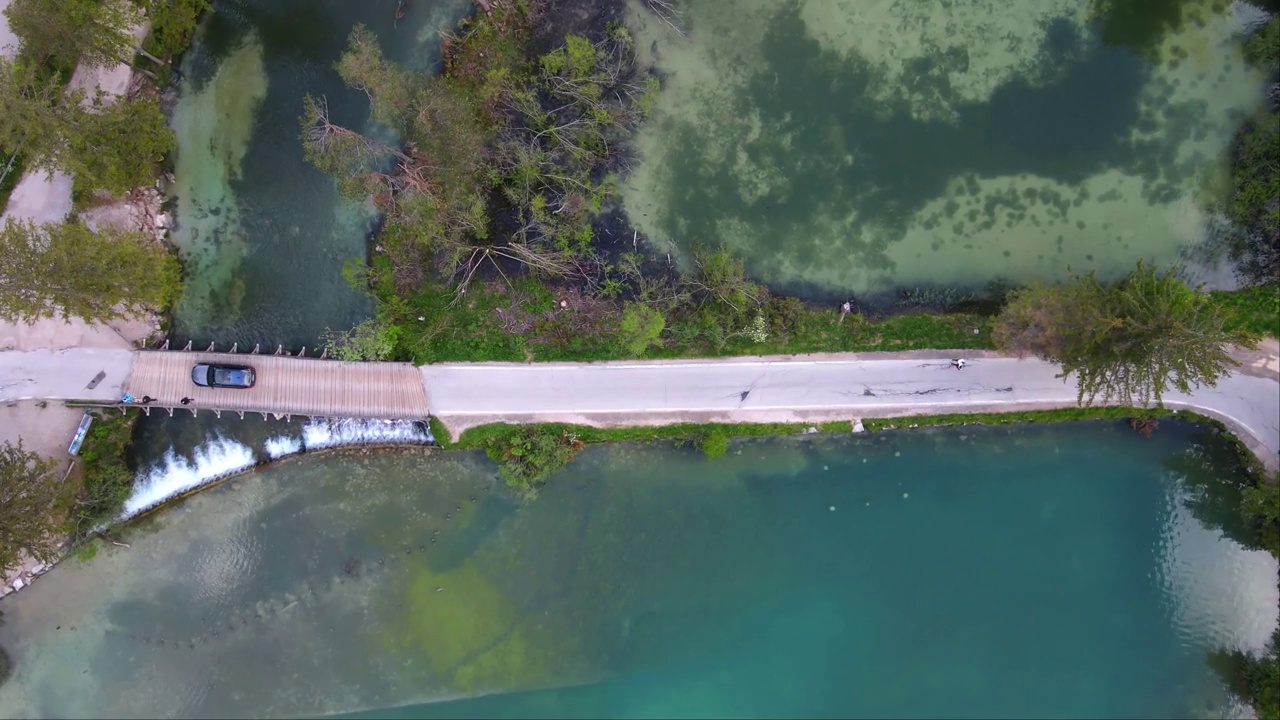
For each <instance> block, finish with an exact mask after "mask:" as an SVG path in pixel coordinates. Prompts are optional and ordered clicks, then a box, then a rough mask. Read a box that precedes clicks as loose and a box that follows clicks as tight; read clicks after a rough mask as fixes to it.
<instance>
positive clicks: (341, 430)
mask: <svg viewBox="0 0 1280 720" xmlns="http://www.w3.org/2000/svg"><path fill="white" fill-rule="evenodd" d="M430 442H434V438H432V437H431V433H430V431H428V430H427V428H426V425H425V424H424V423H420V422H414V421H410V420H349V419H348V420H324V419H318V420H310V421H308V422H307V423H306V424H305V425H303V426H302V427H301V429H300V433H299V434H298V435H277V436H275V437H272V438H270V439H268V440H267V441H266V442H264V443H263V447H262V449H261V451H260V452H255V450H254V449H253V448H251V447H249V446H248V445H246V444H244V443H242V442H240V441H238V440H233V439H229V438H227V437H224V436H222V435H217V436H214V437H211V438H208V439H207V440H206V441H205V442H204V443H203V444H201V445H200V446H199V447H197V448H196V449H195V452H194V453H193V455H192V457H191V458H186V457H183V456H181V455H179V454H177V453H175V452H174V451H173V450H169V451H168V452H166V453H165V455H164V457H163V458H161V459H160V461H159V462H157V463H154V464H153V465H151V466H150V467H149V468H147V469H145V470H143V471H141V472H140V473H139V474H138V478H137V481H136V482H135V483H134V491H133V496H132V497H130V498H129V499H128V500H127V501H125V504H124V511H123V512H121V514H120V519H121V520H127V519H129V518H131V517H133V516H135V515H137V514H138V513H141V512H145V511H146V510H149V509H151V508H153V507H155V506H157V505H160V504H161V503H163V502H165V501H166V500H168V499H169V498H172V497H174V496H175V495H180V494H182V493H185V492H188V491H190V490H193V489H195V488H198V487H200V486H202V485H205V484H207V483H211V482H213V481H215V480H219V479H221V478H225V477H227V476H228V475H234V474H236V473H239V472H243V471H244V470H247V469H249V468H251V467H253V466H255V465H258V464H261V463H266V462H271V461H273V460H278V459H280V458H283V457H286V456H288V455H294V454H296V453H300V452H304V451H306V450H319V449H323V448H334V447H341V446H345V445H383V444H392V443H394V444H406V445H420V444H426V443H430Z"/></svg>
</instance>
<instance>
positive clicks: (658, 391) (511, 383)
mask: <svg viewBox="0 0 1280 720" xmlns="http://www.w3.org/2000/svg"><path fill="white" fill-rule="evenodd" d="M983 355H993V354H987V353H984V354H983ZM886 356H889V357H886ZM951 357H954V356H953V355H939V354H937V353H931V352H921V353H892V354H891V353H880V354H876V355H873V356H862V357H859V356H857V355H831V356H811V357H779V358H769V359H753V358H737V359H725V360H717V361H705V360H704V361H674V362H672V361H658V362H619V363H594V364H586V365H574V364H561V363H554V364H541V363H540V364H529V365H526V364H516V363H485V364H453V365H430V366H425V367H423V368H422V374H423V380H424V382H425V384H426V388H427V403H428V405H429V406H430V408H431V413H432V414H433V415H435V416H437V417H439V418H440V419H441V420H442V421H443V422H444V423H445V424H446V426H447V427H449V429H450V430H451V431H452V432H453V433H454V434H455V436H456V435H457V434H458V433H460V432H461V431H462V430H465V429H466V428H468V427H473V426H476V425H481V424H484V423H489V422H501V421H507V422H530V421H542V422H572V423H582V424H590V425H643V424H660V423H667V422H676V421H692V422H706V421H732V422H820V421H829V420H849V419H854V418H865V417H893V416H899V415H918V414H934V413H960V412H987V411H999V410H1023V409H1042V408H1052V407H1064V406H1071V405H1074V404H1075V402H1076V385H1075V383H1074V382H1073V381H1072V382H1064V381H1063V380H1062V379H1061V378H1058V377H1057V373H1058V368H1057V366H1056V365H1051V364H1049V363H1045V362H1041V361H1038V360H1017V359H1014V358H1006V357H996V356H986V357H982V356H980V357H973V356H969V357H968V358H967V359H968V364H967V365H966V367H965V368H964V369H963V370H957V369H955V368H954V367H952V366H951V363H950V358H951ZM1165 404H1166V405H1168V406H1170V407H1174V408H1177V407H1187V408H1194V409H1197V410H1199V411H1201V412H1203V413H1204V414H1206V415H1212V416H1215V417H1217V418H1218V419H1221V420H1223V421H1225V422H1228V423H1229V424H1231V425H1232V426H1233V427H1234V428H1235V429H1236V430H1237V431H1243V434H1246V435H1247V436H1251V437H1252V438H1253V439H1254V445H1255V450H1258V451H1259V452H1260V454H1262V455H1263V456H1264V458H1266V457H1269V458H1270V459H1271V463H1270V464H1273V465H1275V464H1278V463H1280V460H1277V459H1276V458H1277V454H1280V383H1278V382H1277V378H1275V377H1274V376H1268V375H1267V374H1266V373H1260V374H1257V375H1249V374H1243V373H1240V374H1235V375H1232V376H1230V377H1228V378H1226V379H1224V380H1223V381H1222V382H1220V383H1219V385H1218V387H1217V388H1212V389H1202V390H1201V391H1199V392H1197V393H1195V395H1194V396H1193V397H1184V396H1182V395H1180V394H1176V393H1171V394H1169V395H1166V397H1165Z"/></svg>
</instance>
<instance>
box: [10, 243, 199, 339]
mask: <svg viewBox="0 0 1280 720" xmlns="http://www.w3.org/2000/svg"><path fill="white" fill-rule="evenodd" d="M180 284H181V270H180V267H179V265H178V261H177V258H175V257H174V256H173V255H172V254H170V253H169V252H168V251H166V250H165V249H164V248H163V247H160V246H158V245H156V244H153V243H150V242H148V241H147V239H146V237H145V236H144V235H142V234H141V233H138V232H132V231H121V230H115V229H104V230H101V231H98V232H94V231H92V230H90V229H89V228H87V227H85V226H83V225H80V224H78V223H56V224H52V225H36V224H35V223H32V222H30V221H27V222H22V221H15V220H12V219H10V220H8V221H6V223H5V225H4V227H3V228H0V318H3V319H5V320H25V321H27V322H34V321H35V319H36V318H38V317H42V316H47V315H49V314H53V315H60V316H62V317H66V318H69V317H79V318H83V319H84V320H87V321H107V320H113V319H117V318H124V317H128V316H130V315H134V314H137V313H139V312H145V311H149V310H159V309H163V308H166V307H168V306H169V305H171V304H172V303H173V302H174V300H175V299H176V298H177V295H178V290H179V287H180Z"/></svg>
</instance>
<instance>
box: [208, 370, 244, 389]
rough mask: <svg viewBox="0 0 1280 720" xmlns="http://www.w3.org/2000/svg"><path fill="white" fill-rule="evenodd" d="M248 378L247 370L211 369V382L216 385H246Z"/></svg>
mask: <svg viewBox="0 0 1280 720" xmlns="http://www.w3.org/2000/svg"><path fill="white" fill-rule="evenodd" d="M250 377H251V375H250V374H249V371H248V370H232V369H230V368H214V369H213V382H214V383H215V384H217V385H248V384H249V381H250Z"/></svg>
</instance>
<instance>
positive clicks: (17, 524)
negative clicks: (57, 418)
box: [0, 441, 70, 575]
mask: <svg viewBox="0 0 1280 720" xmlns="http://www.w3.org/2000/svg"><path fill="white" fill-rule="evenodd" d="M53 469H54V464H53V461H51V460H46V459H44V458H41V457H40V456H39V455H37V454H35V453H33V452H29V451H27V450H26V449H24V448H23V447H22V442H21V441H19V442H18V444H17V445H14V444H12V443H8V442H6V443H4V444H3V445H0V575H2V574H4V572H6V571H8V570H12V569H13V568H15V567H17V565H18V560H19V556H20V555H21V554H23V553H26V554H27V555H30V556H31V557H33V558H35V559H36V560H39V561H41V562H49V561H51V560H53V559H54V556H55V548H54V541H55V540H56V539H57V538H58V535H59V534H60V533H62V532H65V531H66V529H67V513H66V505H65V503H66V502H67V501H68V500H69V499H70V492H68V487H69V486H65V485H64V484H63V483H62V482H61V481H60V478H58V477H56V476H55V475H54V474H53Z"/></svg>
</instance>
